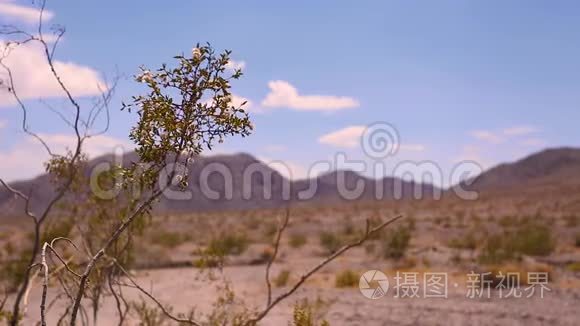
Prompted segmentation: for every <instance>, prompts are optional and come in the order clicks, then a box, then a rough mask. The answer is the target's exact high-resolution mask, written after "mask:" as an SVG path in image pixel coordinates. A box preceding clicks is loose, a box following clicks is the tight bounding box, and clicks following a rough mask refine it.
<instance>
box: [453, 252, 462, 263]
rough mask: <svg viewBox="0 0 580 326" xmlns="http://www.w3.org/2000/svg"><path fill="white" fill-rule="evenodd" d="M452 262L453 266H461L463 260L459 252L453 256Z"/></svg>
mask: <svg viewBox="0 0 580 326" xmlns="http://www.w3.org/2000/svg"><path fill="white" fill-rule="evenodd" d="M450 261H451V263H452V264H453V265H459V264H461V262H462V261H463V260H462V259H461V255H460V254H459V253H458V252H454V253H453V255H451V258H450Z"/></svg>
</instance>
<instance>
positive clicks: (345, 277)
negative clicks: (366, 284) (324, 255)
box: [335, 269, 359, 288]
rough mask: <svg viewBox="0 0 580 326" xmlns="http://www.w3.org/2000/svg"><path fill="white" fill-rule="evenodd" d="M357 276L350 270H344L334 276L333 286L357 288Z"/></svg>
mask: <svg viewBox="0 0 580 326" xmlns="http://www.w3.org/2000/svg"><path fill="white" fill-rule="evenodd" d="M358 282H359V275H358V274H357V273H355V272H353V271H351V270H348V269H347V270H345V271H342V272H340V273H338V275H336V280H335V286H336V287H337V288H351V287H355V286H358Z"/></svg>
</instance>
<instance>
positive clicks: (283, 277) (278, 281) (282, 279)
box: [274, 269, 290, 287]
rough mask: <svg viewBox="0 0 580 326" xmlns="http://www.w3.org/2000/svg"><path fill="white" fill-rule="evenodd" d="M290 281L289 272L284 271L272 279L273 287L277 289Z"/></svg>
mask: <svg viewBox="0 0 580 326" xmlns="http://www.w3.org/2000/svg"><path fill="white" fill-rule="evenodd" d="M289 279H290V271H289V270H287V269H285V270H283V271H281V272H280V273H279V274H278V276H276V278H274V285H275V286H277V287H283V286H286V285H287V284H288V280H289Z"/></svg>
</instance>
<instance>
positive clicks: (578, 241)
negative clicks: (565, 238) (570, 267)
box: [574, 233, 580, 248]
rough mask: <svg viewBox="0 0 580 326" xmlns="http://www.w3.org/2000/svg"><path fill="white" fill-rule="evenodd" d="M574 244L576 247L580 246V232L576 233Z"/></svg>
mask: <svg viewBox="0 0 580 326" xmlns="http://www.w3.org/2000/svg"><path fill="white" fill-rule="evenodd" d="M574 245H575V246H576V248H580V233H576V239H574Z"/></svg>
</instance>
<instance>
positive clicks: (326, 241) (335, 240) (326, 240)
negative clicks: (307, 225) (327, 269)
mask: <svg viewBox="0 0 580 326" xmlns="http://www.w3.org/2000/svg"><path fill="white" fill-rule="evenodd" d="M319 239H320V245H321V246H322V248H324V249H325V250H326V251H327V253H328V254H333V253H335V252H336V251H337V250H338V249H340V247H341V246H342V240H341V239H340V237H339V236H338V235H336V234H334V233H332V232H327V231H323V232H321V233H320V235H319Z"/></svg>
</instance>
